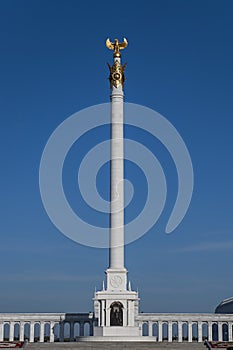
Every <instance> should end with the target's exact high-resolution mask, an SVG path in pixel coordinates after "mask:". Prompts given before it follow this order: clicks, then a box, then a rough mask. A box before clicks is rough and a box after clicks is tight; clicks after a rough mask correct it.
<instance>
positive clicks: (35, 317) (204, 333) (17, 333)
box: [0, 313, 233, 342]
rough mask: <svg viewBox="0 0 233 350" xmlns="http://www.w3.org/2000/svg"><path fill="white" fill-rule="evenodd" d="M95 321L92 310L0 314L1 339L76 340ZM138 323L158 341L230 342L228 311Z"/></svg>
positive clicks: (151, 317) (143, 318)
mask: <svg viewBox="0 0 233 350" xmlns="http://www.w3.org/2000/svg"><path fill="white" fill-rule="evenodd" d="M95 322H96V321H95V319H94V318H93V314H92V313H77V314H75V313H74V314H65V313H53V314H52V313H44V314H42V313H34V314H0V341H3V340H9V341H13V340H20V341H24V340H25V339H28V340H29V341H30V342H35V341H38V342H45V341H49V342H54V341H75V339H76V337H77V336H88V335H90V336H92V335H93V327H94V325H95ZM137 322H138V324H139V326H140V328H141V333H142V335H145V336H151V337H154V340H155V341H159V342H162V341H168V342H173V341H177V342H183V341H187V342H193V341H198V342H202V341H203V340H204V339H208V340H209V341H211V340H218V341H232V329H233V315H231V314H228V315H226V314H152V313H148V314H146V313H140V314H139V315H138V317H137Z"/></svg>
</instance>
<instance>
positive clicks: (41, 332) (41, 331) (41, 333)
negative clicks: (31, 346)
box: [40, 321, 44, 343]
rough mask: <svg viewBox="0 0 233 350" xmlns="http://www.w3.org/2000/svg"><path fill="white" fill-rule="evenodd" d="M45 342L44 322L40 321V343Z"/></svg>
mask: <svg viewBox="0 0 233 350" xmlns="http://www.w3.org/2000/svg"><path fill="white" fill-rule="evenodd" d="M43 342H44V322H43V321H42V322H40V343H43Z"/></svg>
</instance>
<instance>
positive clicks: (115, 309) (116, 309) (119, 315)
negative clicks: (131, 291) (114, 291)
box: [110, 301, 123, 326]
mask: <svg viewBox="0 0 233 350" xmlns="http://www.w3.org/2000/svg"><path fill="white" fill-rule="evenodd" d="M110 326H123V305H122V304H121V303H120V302H119V301H114V303H112V304H111V306H110Z"/></svg>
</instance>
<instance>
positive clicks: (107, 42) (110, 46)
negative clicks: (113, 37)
mask: <svg viewBox="0 0 233 350" xmlns="http://www.w3.org/2000/svg"><path fill="white" fill-rule="evenodd" d="M106 46H107V48H108V49H109V50H114V48H115V47H114V44H113V43H112V42H111V41H110V39H109V38H108V39H107V40H106Z"/></svg>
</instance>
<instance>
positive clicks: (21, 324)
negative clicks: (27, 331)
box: [19, 322, 24, 341]
mask: <svg viewBox="0 0 233 350" xmlns="http://www.w3.org/2000/svg"><path fill="white" fill-rule="evenodd" d="M19 341H24V322H20V324H19Z"/></svg>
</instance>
